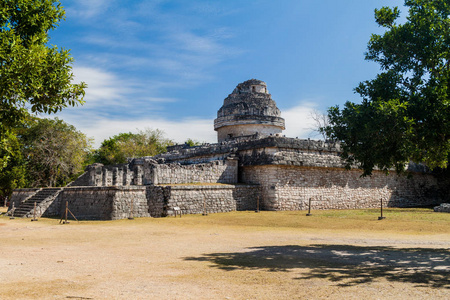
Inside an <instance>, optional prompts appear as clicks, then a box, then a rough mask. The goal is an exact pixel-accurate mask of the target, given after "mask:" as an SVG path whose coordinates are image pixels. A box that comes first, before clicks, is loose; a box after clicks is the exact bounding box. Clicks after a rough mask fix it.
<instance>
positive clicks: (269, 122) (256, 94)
mask: <svg viewBox="0 0 450 300" xmlns="http://www.w3.org/2000/svg"><path fill="white" fill-rule="evenodd" d="M280 115H281V113H280V110H279V109H278V107H277V105H276V104H275V101H273V100H272V97H271V95H270V94H269V92H268V90H267V85H266V83H265V82H264V81H261V80H256V79H250V80H247V81H245V82H242V83H239V84H238V85H237V86H236V88H235V89H234V91H233V92H232V93H231V94H230V95H228V97H226V98H225V100H224V101H223V106H222V107H221V108H220V109H219V111H218V112H217V119H215V120H214V130H216V131H217V139H218V141H219V142H222V141H226V140H230V139H233V138H236V137H242V136H250V135H254V134H256V133H258V134H260V135H261V136H267V135H270V134H275V133H281V131H282V130H284V129H285V127H284V119H283V118H281V117H280Z"/></svg>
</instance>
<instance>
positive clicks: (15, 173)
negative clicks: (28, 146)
mask: <svg viewBox="0 0 450 300" xmlns="http://www.w3.org/2000/svg"><path fill="white" fill-rule="evenodd" d="M3 142H4V143H5V144H4V145H3V147H0V157H8V160H7V162H6V163H5V164H4V166H3V170H2V171H1V172H0V197H1V198H3V200H4V206H6V201H7V199H8V198H9V197H10V196H11V193H12V191H13V190H14V189H16V188H22V187H24V186H25V172H26V169H25V165H24V159H23V155H22V152H21V151H22V145H21V144H20V143H19V140H18V139H17V137H16V135H15V134H13V133H8V134H7V135H6V136H5V138H4V140H3ZM0 203H1V202H0Z"/></svg>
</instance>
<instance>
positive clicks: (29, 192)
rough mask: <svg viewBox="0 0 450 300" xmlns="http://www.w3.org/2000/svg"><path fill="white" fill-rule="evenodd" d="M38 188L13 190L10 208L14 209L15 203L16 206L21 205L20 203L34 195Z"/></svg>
mask: <svg viewBox="0 0 450 300" xmlns="http://www.w3.org/2000/svg"><path fill="white" fill-rule="evenodd" d="M38 190H39V189H15V190H14V191H13V192H12V195H11V199H10V201H9V207H8V210H11V209H12V206H13V204H14V207H16V208H17V207H18V206H19V205H20V203H22V202H23V201H24V200H25V199H27V198H28V197H31V196H33V195H34V194H35V193H36V192H37V191H38Z"/></svg>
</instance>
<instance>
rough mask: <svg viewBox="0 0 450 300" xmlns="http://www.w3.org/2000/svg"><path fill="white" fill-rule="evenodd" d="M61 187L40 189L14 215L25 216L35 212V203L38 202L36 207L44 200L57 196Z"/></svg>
mask: <svg viewBox="0 0 450 300" xmlns="http://www.w3.org/2000/svg"><path fill="white" fill-rule="evenodd" d="M61 190H62V189H61V188H45V189H43V190H40V191H38V192H37V193H36V194H34V195H33V196H32V197H31V198H29V199H28V200H26V201H25V202H22V203H21V204H20V205H19V206H18V207H17V208H16V210H15V211H14V216H16V217H23V216H25V215H27V214H33V209H34V205H35V203H36V207H37V206H38V205H39V204H40V203H41V202H43V201H44V200H46V199H48V198H50V197H53V196H55V195H56V194H57V193H58V192H60V191H61Z"/></svg>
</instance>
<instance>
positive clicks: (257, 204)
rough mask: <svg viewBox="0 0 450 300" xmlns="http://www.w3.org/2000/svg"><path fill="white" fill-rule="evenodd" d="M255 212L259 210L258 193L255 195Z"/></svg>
mask: <svg viewBox="0 0 450 300" xmlns="http://www.w3.org/2000/svg"><path fill="white" fill-rule="evenodd" d="M255 212H259V195H258V197H256V210H255Z"/></svg>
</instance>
